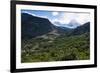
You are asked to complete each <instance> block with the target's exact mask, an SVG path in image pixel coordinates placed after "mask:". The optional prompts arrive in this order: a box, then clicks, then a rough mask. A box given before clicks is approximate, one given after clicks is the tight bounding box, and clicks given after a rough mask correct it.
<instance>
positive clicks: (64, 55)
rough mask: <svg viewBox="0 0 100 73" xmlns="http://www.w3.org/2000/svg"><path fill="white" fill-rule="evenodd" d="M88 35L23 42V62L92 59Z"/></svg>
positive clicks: (35, 39)
mask: <svg viewBox="0 0 100 73" xmlns="http://www.w3.org/2000/svg"><path fill="white" fill-rule="evenodd" d="M89 44H90V42H89V35H88V33H85V34H82V35H76V36H69V37H67V36H60V37H57V38H56V39H49V38H48V39H44V38H33V39H31V40H28V41H25V40H24V41H22V55H21V56H22V58H21V62H22V63H23V62H45V61H65V60H66V61H68V60H86V59H89V58H90V49H89Z"/></svg>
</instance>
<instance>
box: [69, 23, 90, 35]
mask: <svg viewBox="0 0 100 73" xmlns="http://www.w3.org/2000/svg"><path fill="white" fill-rule="evenodd" d="M88 32H90V22H87V23H85V24H83V25H81V26H78V27H77V28H76V29H73V30H72V31H71V33H70V35H81V34H84V33H88Z"/></svg>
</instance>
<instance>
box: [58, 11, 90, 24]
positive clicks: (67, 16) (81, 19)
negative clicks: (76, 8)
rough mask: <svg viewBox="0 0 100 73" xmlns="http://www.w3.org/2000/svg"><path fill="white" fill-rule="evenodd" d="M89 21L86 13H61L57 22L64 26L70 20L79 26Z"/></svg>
mask: <svg viewBox="0 0 100 73" xmlns="http://www.w3.org/2000/svg"><path fill="white" fill-rule="evenodd" d="M89 19H90V17H89V14H86V13H84V14H83V13H63V14H62V15H61V16H60V18H59V21H60V22H61V23H64V24H68V23H69V22H70V21H71V20H76V21H77V22H78V23H80V24H84V23H86V22H88V21H89Z"/></svg>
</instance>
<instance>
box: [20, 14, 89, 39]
mask: <svg viewBox="0 0 100 73" xmlns="http://www.w3.org/2000/svg"><path fill="white" fill-rule="evenodd" d="M21 24H22V25H21V32H22V39H29V38H34V37H37V36H41V35H44V34H48V33H50V32H52V31H56V32H55V33H57V34H67V33H68V34H69V35H79V34H83V33H86V32H89V31H90V22H87V23H85V24H83V25H81V26H80V24H79V23H77V22H75V21H71V22H70V23H69V24H67V26H68V27H62V26H55V25H54V24H52V23H51V22H50V21H49V20H48V19H46V18H41V17H36V16H32V15H30V14H27V13H21ZM56 24H58V25H61V24H60V23H58V22H56ZM63 25H66V24H63ZM72 28H73V29H72Z"/></svg>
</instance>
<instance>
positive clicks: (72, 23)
mask: <svg viewBox="0 0 100 73" xmlns="http://www.w3.org/2000/svg"><path fill="white" fill-rule="evenodd" d="M54 24H55V25H56V26H59V27H62V26H64V27H66V28H70V29H74V28H77V27H78V26H80V24H79V23H78V22H77V21H75V20H71V21H70V22H69V23H68V24H61V23H60V22H57V21H56V22H54Z"/></svg>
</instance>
